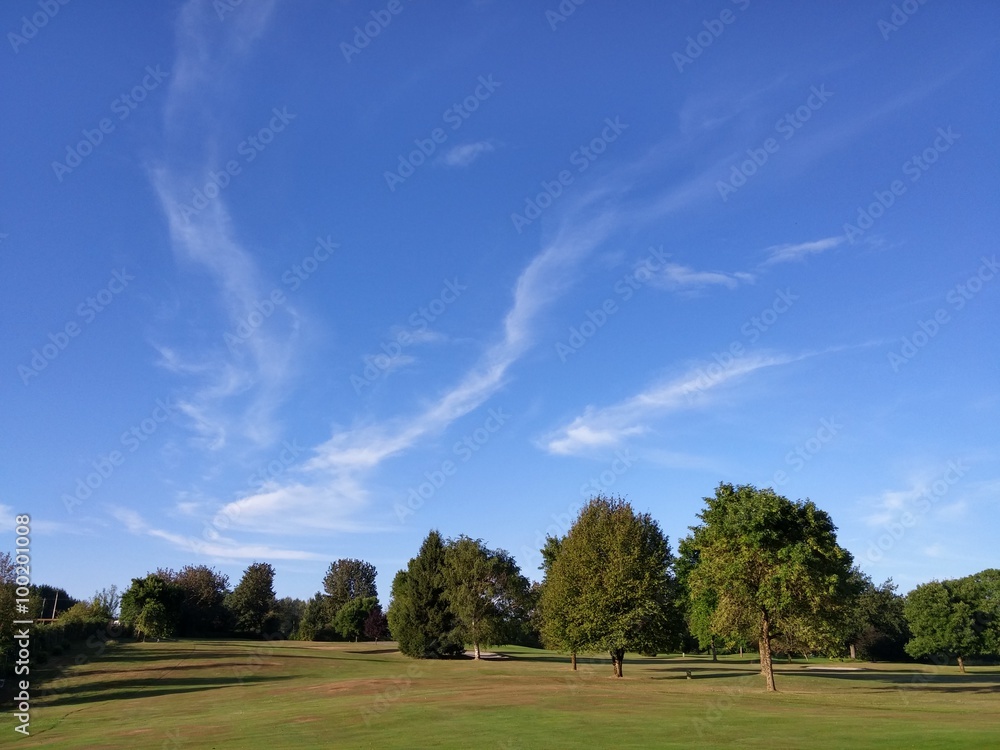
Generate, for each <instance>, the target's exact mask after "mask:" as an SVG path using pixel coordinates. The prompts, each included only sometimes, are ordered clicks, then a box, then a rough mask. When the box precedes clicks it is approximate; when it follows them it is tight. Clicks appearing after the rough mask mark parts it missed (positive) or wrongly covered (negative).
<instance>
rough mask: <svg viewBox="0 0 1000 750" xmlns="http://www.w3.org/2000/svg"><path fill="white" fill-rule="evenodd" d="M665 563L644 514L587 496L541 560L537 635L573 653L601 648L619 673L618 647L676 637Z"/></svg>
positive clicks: (621, 652) (649, 648)
mask: <svg viewBox="0 0 1000 750" xmlns="http://www.w3.org/2000/svg"><path fill="white" fill-rule="evenodd" d="M547 546H549V545H548V543H547ZM552 547H553V548H554V547H555V545H552ZM550 551H551V548H550ZM544 559H545V553H543V560H544ZM672 562H673V557H672V555H671V552H670V545H669V544H668V541H667V537H666V536H665V535H664V534H663V532H662V531H661V530H660V526H659V524H658V523H657V522H656V521H655V520H653V518H652V517H651V516H650V515H649V514H648V513H641V514H640V513H636V512H635V511H634V510H633V509H632V506H631V505H629V504H628V503H627V502H625V501H624V500H622V499H620V498H614V499H612V498H607V497H603V496H597V497H595V498H593V499H591V500H590V501H589V502H588V503H587V505H585V506H584V507H583V509H582V510H581V511H580V514H579V516H578V517H577V519H576V522H575V523H574V524H573V526H572V528H570V530H569V532H568V533H567V535H566V536H565V537H564V538H563V539H562V540H560V542H559V544H558V551H557V552H556V553H555V555H554V559H552V562H551V563H550V564H549V565H548V570H547V575H546V579H545V582H544V585H543V587H542V602H541V609H542V618H543V621H544V622H545V625H544V630H543V635H544V636H545V637H546V638H547V640H548V641H549V642H550V643H553V642H554V643H560V644H562V645H563V647H564V648H565V647H568V648H570V649H571V650H572V651H574V652H575V651H578V650H579V651H599V650H600V651H607V652H609V653H610V654H611V663H612V667H613V669H614V673H615V676H616V677H621V676H622V674H623V669H622V663H623V661H624V658H625V651H626V650H632V651H640V652H650V653H653V652H656V651H659V650H662V649H665V648H669V647H670V645H672V642H673V641H674V639H675V638H676V635H677V630H678V627H677V620H676V610H675V609H674V606H673V598H674V594H675V590H674V589H675V581H674V578H673V575H672V573H671V569H670V568H671V564H672ZM543 564H544V563H543Z"/></svg>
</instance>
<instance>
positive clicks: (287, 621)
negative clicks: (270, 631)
mask: <svg viewBox="0 0 1000 750" xmlns="http://www.w3.org/2000/svg"><path fill="white" fill-rule="evenodd" d="M274 611H275V613H276V614H277V616H278V632H279V633H281V637H282V638H291V637H292V636H293V635H294V634H295V633H296V632H298V630H299V626H300V624H301V623H302V617H303V615H304V614H305V611H306V603H305V602H304V601H302V600H301V599H294V598H292V597H290V596H286V597H283V598H281V599H278V601H277V602H275V606H274Z"/></svg>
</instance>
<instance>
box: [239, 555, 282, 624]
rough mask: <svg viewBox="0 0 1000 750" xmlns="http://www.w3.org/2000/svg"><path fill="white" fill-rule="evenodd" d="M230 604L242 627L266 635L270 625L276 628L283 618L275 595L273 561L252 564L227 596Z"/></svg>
mask: <svg viewBox="0 0 1000 750" xmlns="http://www.w3.org/2000/svg"><path fill="white" fill-rule="evenodd" d="M226 607H228V608H229V610H230V611H231V612H232V614H233V618H234V620H235V622H236V627H237V629H239V630H242V631H245V632H248V633H260V634H264V633H265V631H267V630H268V629H269V626H270V625H273V626H274V627H275V629H276V628H277V625H278V619H279V618H278V615H277V601H276V599H275V596H274V568H273V567H272V566H271V565H270V564H269V563H259V562H255V563H252V564H251V565H250V566H249V567H248V568H247V569H246V570H245V571H243V578H241V579H240V582H239V584H237V586H236V588H235V589H233V592H232V593H231V594H229V596H227V597H226Z"/></svg>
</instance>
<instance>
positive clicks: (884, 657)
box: [845, 569, 910, 661]
mask: <svg viewBox="0 0 1000 750" xmlns="http://www.w3.org/2000/svg"><path fill="white" fill-rule="evenodd" d="M853 575H854V578H855V579H856V582H857V586H858V588H859V589H860V593H859V594H858V596H857V599H856V600H855V602H854V606H853V607H852V609H851V613H850V617H849V620H848V622H847V628H846V637H845V640H846V641H847V643H849V644H853V645H854V646H855V652H856V656H857V658H859V659H866V660H868V661H899V660H900V659H904V658H906V652H905V650H904V647H905V645H906V642H907V640H909V638H910V631H909V627H908V626H907V624H906V616H905V615H904V613H903V602H904V599H903V597H902V596H900V595H899V594H897V593H896V585H895V584H894V583H893V582H892V579H891V578H889V579H888V580H886V581H885V582H884V583H881V584H879V585H878V586H876V585H875V584H874V583H873V582H872V579H871V578H870V577H869V576H868V575H866V574H864V573H862V572H861V571H860V570H858V569H855V570H854V573H853Z"/></svg>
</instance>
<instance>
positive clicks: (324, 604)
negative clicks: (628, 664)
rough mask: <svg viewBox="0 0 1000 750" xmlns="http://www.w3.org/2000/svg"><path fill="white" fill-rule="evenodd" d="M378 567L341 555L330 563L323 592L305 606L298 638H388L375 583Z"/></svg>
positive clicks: (324, 580)
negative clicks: (341, 556)
mask: <svg viewBox="0 0 1000 750" xmlns="http://www.w3.org/2000/svg"><path fill="white" fill-rule="evenodd" d="M376 574H377V571H376V570H375V566H374V565H372V564H371V563H369V562H365V561H364V560H357V559H354V558H341V559H340V560H337V561H335V562H332V563H330V567H329V569H328V570H327V572H326V575H325V576H324V577H323V591H322V592H317V593H316V595H315V596H314V597H313V598H312V599H310V600H309V602H308V604H306V606H305V612H304V614H303V617H302V624H301V625H300V626H299V630H298V634H297V637H298V638H300V639H302V640H310V641H314V640H334V639H335V638H336V637H338V636H339V637H340V638H346V639H348V640H355V641H356V640H358V639H359V638H360V637H361V636H365V637H367V638H370V639H372V640H374V641H378V640H379V639H380V638H387V637H388V635H389V627H388V624H387V622H386V617H385V614H384V613H383V612H382V605H381V604H379V601H378V589H377V588H376V586H375V576H376Z"/></svg>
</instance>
